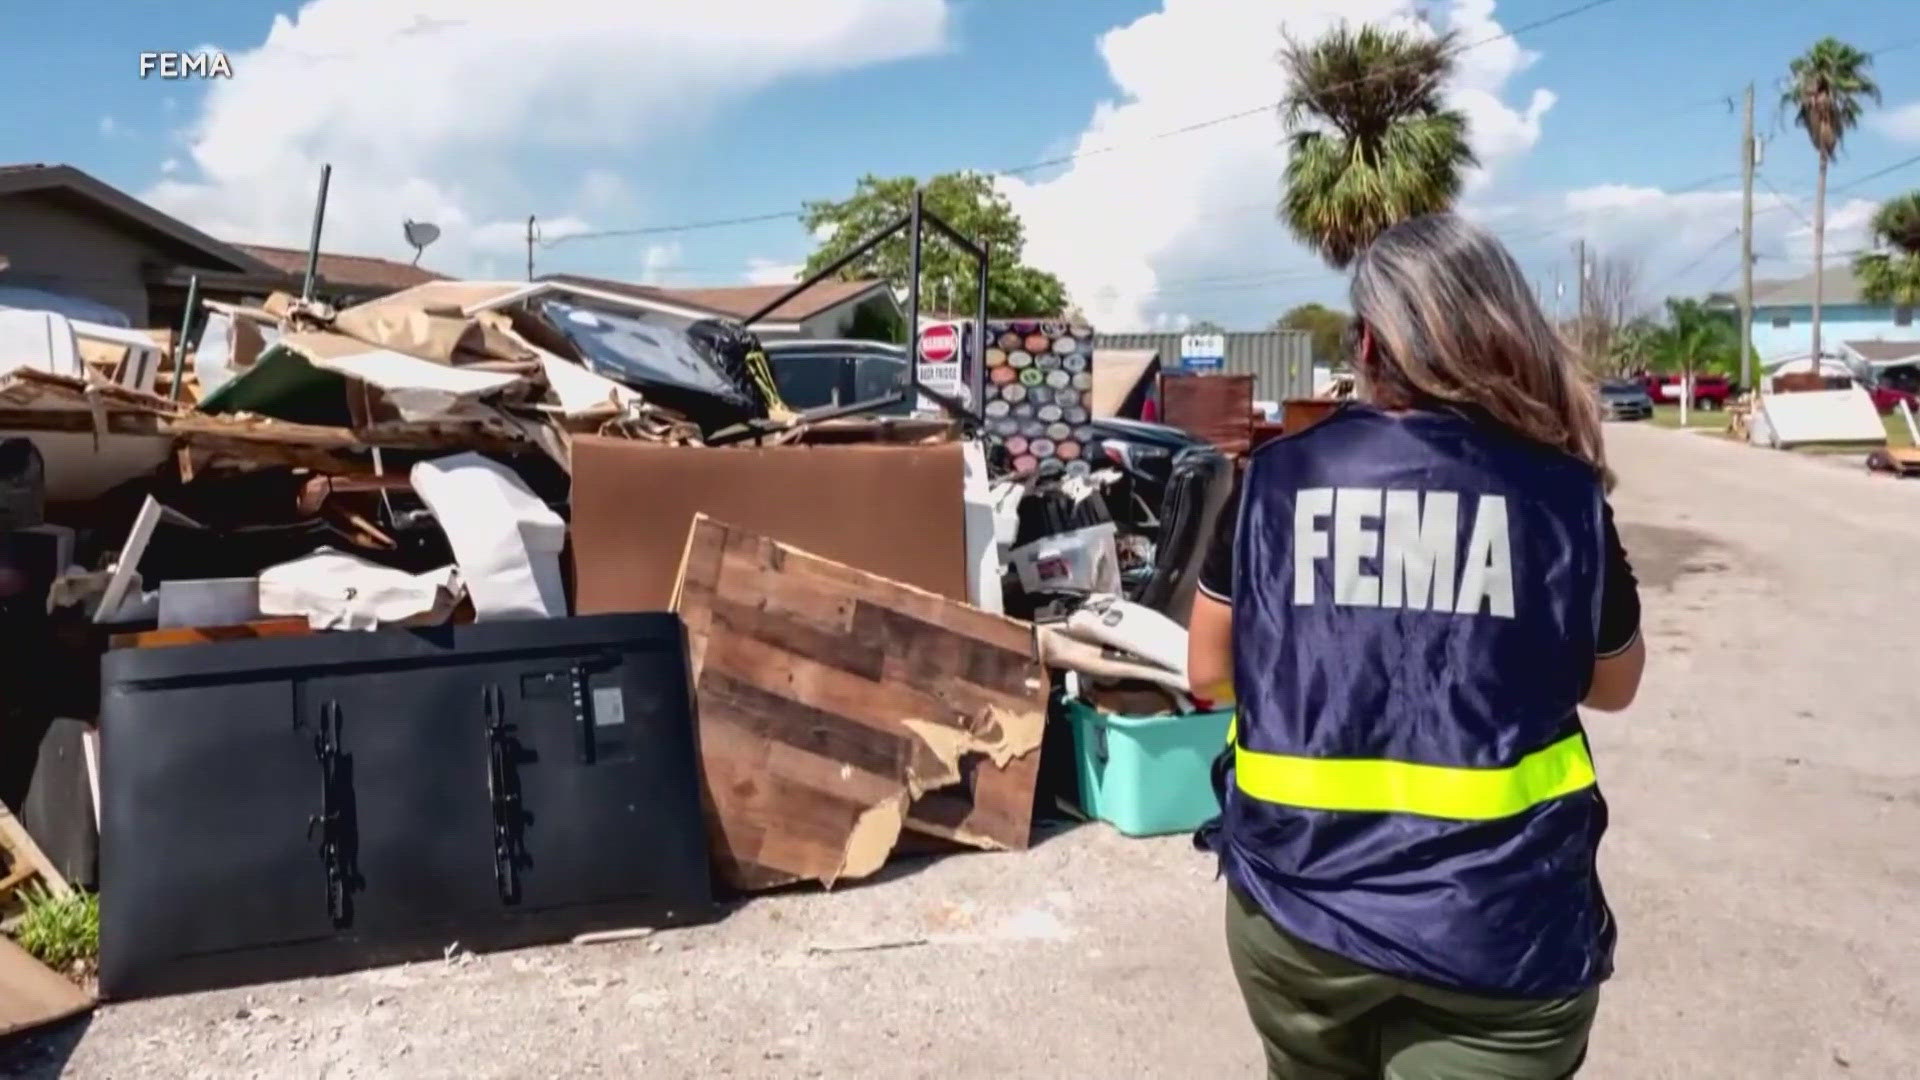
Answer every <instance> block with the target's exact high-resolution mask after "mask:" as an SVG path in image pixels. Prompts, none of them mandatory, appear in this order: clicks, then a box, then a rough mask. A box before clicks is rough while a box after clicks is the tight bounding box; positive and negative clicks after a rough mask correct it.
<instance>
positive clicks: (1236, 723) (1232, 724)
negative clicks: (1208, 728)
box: [1227, 709, 1240, 746]
mask: <svg viewBox="0 0 1920 1080" xmlns="http://www.w3.org/2000/svg"><path fill="white" fill-rule="evenodd" d="M1239 731H1240V711H1239V710H1238V709H1235V710H1234V713H1233V715H1232V716H1229V717H1227V745H1228V746H1232V745H1233V737H1234V736H1235V735H1237V734H1239Z"/></svg>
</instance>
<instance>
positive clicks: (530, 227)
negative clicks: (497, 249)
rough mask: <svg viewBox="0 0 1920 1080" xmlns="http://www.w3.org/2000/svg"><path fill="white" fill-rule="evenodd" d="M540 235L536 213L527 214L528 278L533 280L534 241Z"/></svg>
mask: <svg viewBox="0 0 1920 1080" xmlns="http://www.w3.org/2000/svg"><path fill="white" fill-rule="evenodd" d="M539 235H540V233H539V231H538V230H537V229H536V228H535V227H534V215H532V214H528V215H527V280H528V281H532V280H533V242H534V240H535V239H537V238H538V237H539Z"/></svg>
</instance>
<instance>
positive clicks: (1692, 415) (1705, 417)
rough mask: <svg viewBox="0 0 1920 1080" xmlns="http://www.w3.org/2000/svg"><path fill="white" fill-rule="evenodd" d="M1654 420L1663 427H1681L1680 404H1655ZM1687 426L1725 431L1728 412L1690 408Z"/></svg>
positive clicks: (1704, 429)
mask: <svg viewBox="0 0 1920 1080" xmlns="http://www.w3.org/2000/svg"><path fill="white" fill-rule="evenodd" d="M1653 422H1654V423H1656V424H1658V425H1660V426H1661V427H1670V428H1677V427H1679V426H1680V406H1678V405H1655V406H1654V407H1653ZM1686 426H1687V427H1689V428H1699V429H1700V430H1702V431H1725V430H1726V427H1727V414H1726V411H1725V410H1724V409H1689V410H1688V411H1687V425H1686Z"/></svg>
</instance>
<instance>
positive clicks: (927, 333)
mask: <svg viewBox="0 0 1920 1080" xmlns="http://www.w3.org/2000/svg"><path fill="white" fill-rule="evenodd" d="M959 355H960V328H959V327H957V326H955V325H953V324H952V323H935V324H934V325H932V326H929V327H927V328H926V329H924V330H922V331H920V362H921V363H923V364H945V363H949V362H951V361H952V360H953V358H954V357H956V356H959Z"/></svg>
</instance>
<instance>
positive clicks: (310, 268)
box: [300, 165, 333, 300]
mask: <svg viewBox="0 0 1920 1080" xmlns="http://www.w3.org/2000/svg"><path fill="white" fill-rule="evenodd" d="M332 179H333V166H331V165H322V166H320V197H319V198H317V199H315V200H314V201H313V238H312V239H311V240H309V241H307V280H306V281H305V282H303V283H302V284H301V286H300V299H302V300H311V299H313V281H314V278H315V277H317V276H318V275H319V272H320V226H321V225H323V224H325V223H326V220H327V182H328V181H330V180H332Z"/></svg>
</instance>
